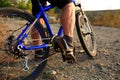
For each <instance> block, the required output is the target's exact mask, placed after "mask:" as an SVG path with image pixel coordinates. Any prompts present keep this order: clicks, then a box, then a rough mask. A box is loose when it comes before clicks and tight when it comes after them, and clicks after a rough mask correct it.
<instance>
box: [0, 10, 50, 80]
mask: <svg viewBox="0 0 120 80" xmlns="http://www.w3.org/2000/svg"><path fill="white" fill-rule="evenodd" d="M31 20H34V17H33V16H32V15H31V14H29V13H28V12H26V11H24V10H20V9H17V8H0V29H1V30H0V33H1V35H0V64H1V65H0V68H1V69H0V76H1V79H4V80H11V79H12V80H18V79H19V80H35V79H36V78H37V77H38V75H39V74H40V73H41V72H42V71H43V69H44V67H45V65H46V63H47V60H45V61H43V62H42V63H40V61H42V60H44V59H46V58H47V57H48V53H49V48H44V49H43V51H44V55H43V56H42V58H41V59H40V61H39V62H36V61H34V57H33V56H34V51H27V53H29V57H30V58H32V59H29V60H28V61H29V63H28V64H29V66H30V67H29V68H30V69H29V70H28V71H25V70H22V67H23V66H24V63H23V62H24V60H23V59H21V58H18V59H17V58H16V57H15V55H13V54H11V53H9V54H8V53H5V50H4V48H5V45H4V43H5V41H6V39H7V36H9V35H11V34H12V35H13V33H14V37H16V35H18V34H19V31H17V30H20V29H21V28H20V27H21V26H23V25H25V24H26V23H27V22H30V21H31ZM16 25H17V26H16ZM10 27H14V28H10ZM35 28H36V30H38V31H40V35H42V38H46V37H47V36H46V34H45V30H44V28H43V26H42V25H41V24H40V23H39V22H37V23H36V24H35ZM12 29H13V30H12ZM13 31H14V32H13ZM17 32H18V33H17ZM33 34H34V32H33ZM3 39H4V40H3ZM29 39H31V38H30V37H29V38H28V42H27V40H26V45H31V44H32V41H30V40H29ZM31 40H32V39H31ZM13 42H14V41H13ZM42 42H43V43H46V41H42ZM32 53H33V54H32ZM32 68H33V69H32Z"/></svg>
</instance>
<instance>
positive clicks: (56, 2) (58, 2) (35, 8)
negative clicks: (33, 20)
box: [31, 0, 72, 16]
mask: <svg viewBox="0 0 120 80" xmlns="http://www.w3.org/2000/svg"><path fill="white" fill-rule="evenodd" d="M39 1H40V3H41V4H43V6H44V5H45V4H46V1H48V2H50V3H51V4H52V5H53V6H56V7H58V8H62V7H64V6H65V5H66V4H68V3H70V2H72V0H39ZM31 2H32V14H33V16H34V15H36V13H37V12H39V4H38V0H31Z"/></svg>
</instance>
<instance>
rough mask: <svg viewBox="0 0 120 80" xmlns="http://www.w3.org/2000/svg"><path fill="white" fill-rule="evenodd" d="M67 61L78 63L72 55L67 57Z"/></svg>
mask: <svg viewBox="0 0 120 80" xmlns="http://www.w3.org/2000/svg"><path fill="white" fill-rule="evenodd" d="M65 59H66V61H67V62H68V63H76V62H77V60H76V57H75V56H72V55H67V56H65Z"/></svg>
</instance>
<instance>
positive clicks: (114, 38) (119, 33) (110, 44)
mask: <svg viewBox="0 0 120 80" xmlns="http://www.w3.org/2000/svg"><path fill="white" fill-rule="evenodd" d="M93 29H94V32H95V35H96V39H97V57H96V58H95V59H94V60H93V59H90V58H89V57H88V56H87V55H86V54H84V53H81V52H80V47H79V44H78V40H77V38H76V40H75V42H76V43H77V44H76V55H77V56H76V57H77V63H75V64H68V63H66V62H63V61H62V58H61V54H60V53H58V54H55V55H54V56H52V57H51V58H50V59H49V61H48V65H47V67H46V70H45V73H46V74H45V76H43V79H42V80H120V28H109V27H98V26H96V27H94V28H93ZM49 72H50V76H49V75H47V74H49ZM38 80H41V79H40V78H38Z"/></svg>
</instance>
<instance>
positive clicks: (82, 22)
mask: <svg viewBox="0 0 120 80" xmlns="http://www.w3.org/2000/svg"><path fill="white" fill-rule="evenodd" d="M76 29H77V33H78V37H79V40H80V42H81V45H82V47H83V49H84V50H85V52H86V53H87V54H88V56H90V57H95V56H96V40H95V37H94V32H93V29H92V27H91V25H90V22H89V21H88V19H87V17H86V16H82V15H81V14H80V12H78V13H77V14H76Z"/></svg>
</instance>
